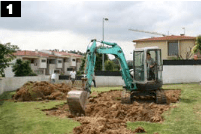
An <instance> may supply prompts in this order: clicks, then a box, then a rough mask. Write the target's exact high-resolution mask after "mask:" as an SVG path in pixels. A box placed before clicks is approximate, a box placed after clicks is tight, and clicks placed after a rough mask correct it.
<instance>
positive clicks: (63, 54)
mask: <svg viewBox="0 0 201 134" xmlns="http://www.w3.org/2000/svg"><path fill="white" fill-rule="evenodd" d="M53 52H54V53H55V54H59V55H62V56H74V57H83V56H82V55H79V54H74V53H67V52H56V51H53Z"/></svg>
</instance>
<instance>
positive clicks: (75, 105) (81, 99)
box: [67, 90, 88, 116]
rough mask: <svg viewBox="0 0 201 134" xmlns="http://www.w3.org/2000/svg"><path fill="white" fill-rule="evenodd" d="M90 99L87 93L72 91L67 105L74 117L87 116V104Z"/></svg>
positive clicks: (68, 96)
mask: <svg viewBox="0 0 201 134" xmlns="http://www.w3.org/2000/svg"><path fill="white" fill-rule="evenodd" d="M87 99H88V92H87V91H79V90H72V91H70V92H68V95H67V103H68V106H69V110H70V112H71V113H72V114H73V115H79V116H80V115H85V104H86V102H87Z"/></svg>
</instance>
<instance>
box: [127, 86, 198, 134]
mask: <svg viewBox="0 0 201 134" xmlns="http://www.w3.org/2000/svg"><path fill="white" fill-rule="evenodd" d="M163 88H164V89H182V94H181V100H180V102H178V103H177V104H176V106H177V107H176V108H174V109H171V110H169V111H167V112H165V113H164V114H163V116H164V118H165V121H164V122H162V123H149V122H134V123H131V122H129V123H128V128H130V129H132V130H134V129H135V128H137V127H138V126H142V127H143V128H144V129H145V130H146V131H147V134H153V133H154V132H158V133H159V134H201V97H200V96H201V85H198V84H175V85H163Z"/></svg>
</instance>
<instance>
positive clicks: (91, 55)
mask: <svg viewBox="0 0 201 134" xmlns="http://www.w3.org/2000/svg"><path fill="white" fill-rule="evenodd" d="M92 42H93V43H92V45H91V46H90V47H88V48H87V56H86V61H85V62H86V69H85V74H86V77H87V81H86V84H85V87H84V91H70V92H68V97H67V102H68V105H69V109H70V111H71V113H73V114H77V113H78V114H79V115H81V114H85V111H84V109H85V104H86V100H87V99H88V94H89V93H91V83H92V79H93V74H94V68H95V64H96V53H100V54H112V55H114V56H115V57H116V58H117V59H118V60H119V62H120V65H121V73H122V78H123V80H124V82H125V87H124V88H125V89H126V90H129V91H134V90H137V87H136V84H134V83H133V80H132V78H131V75H130V71H129V68H128V65H127V62H126V59H125V56H124V53H123V51H122V49H121V47H120V46H118V45H117V44H116V43H110V42H105V41H101V43H103V44H106V45H108V46H109V47H97V45H96V40H92Z"/></svg>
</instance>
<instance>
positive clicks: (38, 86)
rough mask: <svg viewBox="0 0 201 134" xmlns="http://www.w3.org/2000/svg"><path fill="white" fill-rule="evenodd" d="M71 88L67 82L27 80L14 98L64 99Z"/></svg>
mask: <svg viewBox="0 0 201 134" xmlns="http://www.w3.org/2000/svg"><path fill="white" fill-rule="evenodd" d="M70 90H71V88H70V87H69V86H68V85H67V84H65V83H60V84H51V83H49V82H46V81H42V82H32V81H30V82H27V83H25V84H24V85H23V86H22V87H21V88H19V89H18V90H17V92H16V94H15V95H13V100H15V101H39V100H62V99H66V95H67V93H68V91H70Z"/></svg>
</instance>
